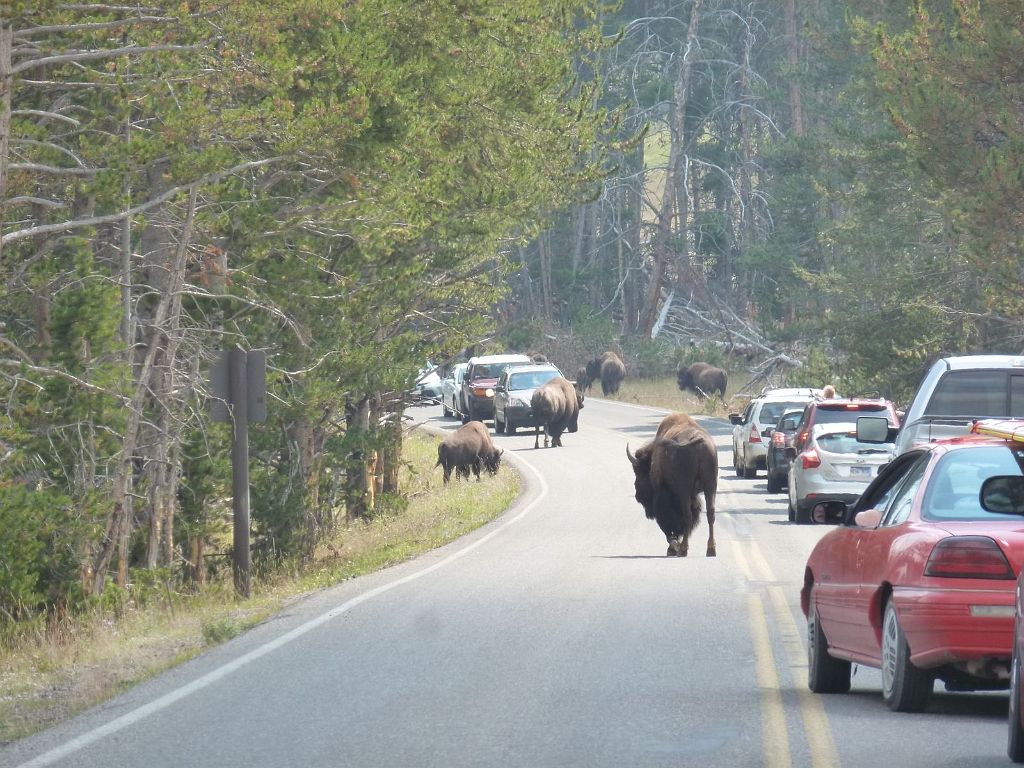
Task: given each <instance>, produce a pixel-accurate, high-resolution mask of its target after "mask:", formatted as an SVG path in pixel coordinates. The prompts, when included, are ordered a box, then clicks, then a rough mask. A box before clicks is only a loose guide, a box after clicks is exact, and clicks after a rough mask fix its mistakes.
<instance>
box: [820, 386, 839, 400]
mask: <svg viewBox="0 0 1024 768" xmlns="http://www.w3.org/2000/svg"><path fill="white" fill-rule="evenodd" d="M821 396H822V397H823V398H824V399H826V400H832V399H833V398H834V397H835V396H836V388H835V387H833V386H832V385H831V384H826V385H825V386H824V387H822V388H821Z"/></svg>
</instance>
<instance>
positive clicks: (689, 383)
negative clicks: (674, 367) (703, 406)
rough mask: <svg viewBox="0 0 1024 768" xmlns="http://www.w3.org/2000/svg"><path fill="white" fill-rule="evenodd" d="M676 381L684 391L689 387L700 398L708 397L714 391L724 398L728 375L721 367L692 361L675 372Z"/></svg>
mask: <svg viewBox="0 0 1024 768" xmlns="http://www.w3.org/2000/svg"><path fill="white" fill-rule="evenodd" d="M676 382H677V383H678V384H679V388H680V389H681V390H683V391H684V392H685V391H686V390H688V389H689V390H690V391H692V392H694V393H696V395H697V397H700V398H702V399H703V398H705V397H710V396H711V395H712V394H713V393H715V392H717V393H718V394H719V396H721V397H722V398H723V399H724V398H725V385H726V384H727V383H728V382H729V375H728V374H727V373H726V372H725V371H723V370H722V369H721V368H716V367H715V366H713V365H709V364H708V363H694V364H693V365H691V366H689V367H687V368H680V369H679V370H678V371H677V372H676Z"/></svg>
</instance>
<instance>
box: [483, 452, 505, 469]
mask: <svg viewBox="0 0 1024 768" xmlns="http://www.w3.org/2000/svg"><path fill="white" fill-rule="evenodd" d="M502 453H504V451H503V450H502V449H500V448H495V449H494V450H493V451H491V452H490V453H484V454H483V455H482V456H481V457H480V458H482V459H483V461H484V469H486V470H487V471H488V472H490V473H491V474H492V475H496V474H498V467H500V466H501V454H502Z"/></svg>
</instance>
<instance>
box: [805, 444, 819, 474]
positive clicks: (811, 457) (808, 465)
mask: <svg viewBox="0 0 1024 768" xmlns="http://www.w3.org/2000/svg"><path fill="white" fill-rule="evenodd" d="M800 464H801V465H802V466H803V468H804V469H814V468H815V467H820V466H821V457H820V456H819V455H818V452H817V451H816V450H814V449H813V448H812V449H811V450H809V451H804V452H803V453H801V454H800Z"/></svg>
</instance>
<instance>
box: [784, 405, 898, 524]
mask: <svg viewBox="0 0 1024 768" xmlns="http://www.w3.org/2000/svg"><path fill="white" fill-rule="evenodd" d="M883 427H884V424H883ZM884 431H885V430H884V428H883V432H884ZM787 450H788V451H789V452H790V455H791V458H792V461H790V464H789V519H790V520H792V521H794V522H797V523H809V522H811V519H812V512H813V510H814V509H815V507H819V506H821V507H822V510H821V511H822V513H823V519H825V518H826V517H827V518H828V519H835V518H836V514H837V513H839V512H842V511H843V510H845V508H846V505H847V504H850V503H852V502H854V501H856V500H857V499H858V498H859V497H860V495H861V493H863V492H864V489H865V488H867V486H868V483H870V482H871V481H872V480H874V479H875V477H876V476H877V475H878V471H879V470H880V469H881V468H882V467H883V466H885V465H886V464H888V463H889V462H890V461H891V460H892V457H893V455H894V453H895V451H896V445H895V444H894V443H891V442H867V441H865V442H861V441H860V440H859V439H858V437H857V425H856V424H854V423H852V422H850V423H845V422H842V423H837V424H819V425H817V426H816V427H814V428H813V429H812V430H811V435H810V437H809V439H808V440H807V442H806V443H805V444H804V447H803V450H801V451H800V453H796V449H795V448H788V449H787ZM793 454H795V455H793Z"/></svg>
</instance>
